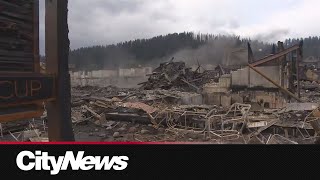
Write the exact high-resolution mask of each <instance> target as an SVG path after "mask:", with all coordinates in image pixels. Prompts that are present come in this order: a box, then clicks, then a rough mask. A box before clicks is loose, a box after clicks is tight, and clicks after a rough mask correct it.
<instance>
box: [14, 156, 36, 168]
mask: <svg viewBox="0 0 320 180" xmlns="http://www.w3.org/2000/svg"><path fill="white" fill-rule="evenodd" d="M25 156H27V157H28V158H29V159H35V156H34V154H33V153H32V152H30V151H22V152H20V153H19V154H18V156H17V159H16V163H17V166H18V167H19V168H20V169H21V170H23V171H30V170H31V169H33V168H34V166H35V163H31V162H30V163H29V164H28V165H25V164H23V158H24V157H25Z"/></svg>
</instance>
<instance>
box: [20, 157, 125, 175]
mask: <svg viewBox="0 0 320 180" xmlns="http://www.w3.org/2000/svg"><path fill="white" fill-rule="evenodd" d="M25 158H28V163H24V161H23V160H24V159H25ZM128 160H129V158H128V157H127V156H112V157H110V156H104V157H101V156H85V157H84V151H79V152H78V154H77V155H76V157H75V156H74V154H73V152H72V151H67V152H66V153H65V155H64V156H58V158H56V157H55V156H49V155H48V152H41V151H35V153H33V152H31V151H22V152H20V153H19V154H18V155H17V158H16V163H17V166H18V167H19V168H20V169H21V170H23V171H30V170H33V169H35V170H36V171H42V170H46V171H50V174H51V175H57V174H58V173H59V172H60V171H61V170H62V171H64V170H67V169H68V166H69V165H71V169H72V170H83V171H88V170H91V169H94V170H102V169H103V170H111V169H114V170H116V171H121V170H124V169H126V168H127V166H128V162H126V161H128Z"/></svg>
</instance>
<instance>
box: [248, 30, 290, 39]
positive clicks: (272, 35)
mask: <svg viewBox="0 0 320 180" xmlns="http://www.w3.org/2000/svg"><path fill="white" fill-rule="evenodd" d="M289 33H290V30H289V29H275V30H272V31H269V32H266V33H263V34H257V35H255V36H254V37H253V38H254V39H257V40H260V41H264V42H277V41H278V40H279V39H281V37H284V36H287V35H289Z"/></svg>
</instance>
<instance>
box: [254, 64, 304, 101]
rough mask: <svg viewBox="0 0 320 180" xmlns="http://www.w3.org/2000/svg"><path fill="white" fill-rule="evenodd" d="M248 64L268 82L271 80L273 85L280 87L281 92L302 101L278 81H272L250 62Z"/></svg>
mask: <svg viewBox="0 0 320 180" xmlns="http://www.w3.org/2000/svg"><path fill="white" fill-rule="evenodd" d="M248 66H249V67H250V68H251V69H252V70H254V71H255V72H256V73H258V74H260V75H261V76H262V77H264V78H265V79H266V80H268V81H269V82H271V83H272V84H273V85H275V86H277V87H278V88H279V89H281V90H282V91H283V92H285V93H286V94H288V95H289V96H291V97H293V98H294V99H296V100H297V101H299V102H302V100H301V99H300V98H299V97H297V96H296V95H294V94H293V93H291V92H290V91H288V90H287V89H285V88H283V87H282V86H280V85H279V84H278V83H276V82H274V81H273V80H272V79H270V78H269V77H268V76H266V75H265V74H263V73H262V72H260V71H259V70H258V69H256V68H255V67H253V66H252V65H251V64H248Z"/></svg>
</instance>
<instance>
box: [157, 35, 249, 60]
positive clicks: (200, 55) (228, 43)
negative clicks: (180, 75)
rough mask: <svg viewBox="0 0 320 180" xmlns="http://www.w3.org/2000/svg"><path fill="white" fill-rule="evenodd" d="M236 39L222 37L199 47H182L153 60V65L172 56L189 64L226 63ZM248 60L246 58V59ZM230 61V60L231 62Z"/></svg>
mask: <svg viewBox="0 0 320 180" xmlns="http://www.w3.org/2000/svg"><path fill="white" fill-rule="evenodd" d="M235 45H236V41H235V40H234V39H231V38H221V39H218V40H214V41H209V42H208V43H207V44H205V45H203V46H200V47H199V48H197V49H191V48H188V49H182V50H180V51H178V52H176V53H174V54H171V55H169V56H167V57H164V58H161V59H156V60H153V61H151V62H152V64H151V65H152V66H158V64H159V63H160V62H167V61H169V60H170V59H171V58H172V57H174V61H184V62H185V63H186V65H187V66H193V65H197V63H198V62H199V63H200V64H201V65H206V64H210V65H214V66H215V65H218V64H224V63H226V62H224V60H225V58H226V55H227V53H229V52H230V51H233V50H234V47H235ZM245 60H246V59H245ZM229 63H230V62H229Z"/></svg>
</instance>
